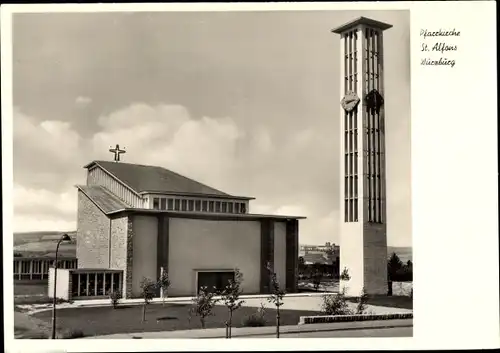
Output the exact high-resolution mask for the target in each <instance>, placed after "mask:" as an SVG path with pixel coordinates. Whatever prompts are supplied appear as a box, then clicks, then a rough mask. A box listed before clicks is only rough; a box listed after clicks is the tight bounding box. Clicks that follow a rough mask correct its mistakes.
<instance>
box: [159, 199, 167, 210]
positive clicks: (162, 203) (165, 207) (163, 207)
mask: <svg viewBox="0 0 500 353" xmlns="http://www.w3.org/2000/svg"><path fill="white" fill-rule="evenodd" d="M160 209H161V210H166V209H167V199H164V198H162V199H161V204H160Z"/></svg>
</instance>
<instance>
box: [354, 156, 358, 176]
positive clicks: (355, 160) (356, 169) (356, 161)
mask: <svg viewBox="0 0 500 353" xmlns="http://www.w3.org/2000/svg"><path fill="white" fill-rule="evenodd" d="M353 167H354V169H353V174H354V175H357V174H358V152H355V153H354V164H353Z"/></svg>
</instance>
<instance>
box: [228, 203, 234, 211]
mask: <svg viewBox="0 0 500 353" xmlns="http://www.w3.org/2000/svg"><path fill="white" fill-rule="evenodd" d="M227 212H228V213H233V203H232V202H228V203H227Z"/></svg>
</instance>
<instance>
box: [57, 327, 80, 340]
mask: <svg viewBox="0 0 500 353" xmlns="http://www.w3.org/2000/svg"><path fill="white" fill-rule="evenodd" d="M82 337H85V334H84V333H83V331H82V330H79V329H68V330H64V331H63V332H62V333H61V338H63V339H71V338H82Z"/></svg>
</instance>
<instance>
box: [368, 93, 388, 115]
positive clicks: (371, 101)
mask: <svg viewBox="0 0 500 353" xmlns="http://www.w3.org/2000/svg"><path fill="white" fill-rule="evenodd" d="M365 102H366V106H367V107H368V108H369V109H370V110H371V111H372V112H377V113H379V112H380V107H381V106H382V105H383V104H384V98H383V97H382V95H381V94H380V93H379V92H378V91H377V90H376V89H374V90H371V91H370V92H369V93H368V94H367V95H366V97H365Z"/></svg>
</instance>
